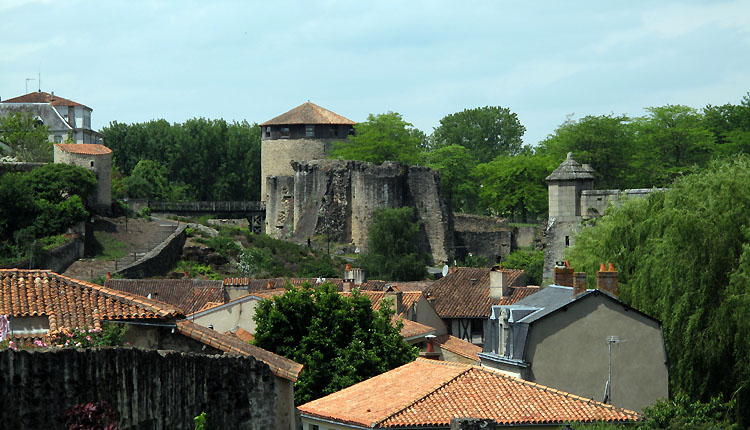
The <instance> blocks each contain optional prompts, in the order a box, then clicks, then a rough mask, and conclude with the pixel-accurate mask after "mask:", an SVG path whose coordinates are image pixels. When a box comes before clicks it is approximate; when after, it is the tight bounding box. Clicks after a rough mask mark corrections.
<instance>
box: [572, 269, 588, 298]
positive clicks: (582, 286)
mask: <svg viewBox="0 0 750 430" xmlns="http://www.w3.org/2000/svg"><path fill="white" fill-rule="evenodd" d="M585 292H586V272H575V273H574V274H573V297H576V296H578V295H579V294H582V293H585Z"/></svg>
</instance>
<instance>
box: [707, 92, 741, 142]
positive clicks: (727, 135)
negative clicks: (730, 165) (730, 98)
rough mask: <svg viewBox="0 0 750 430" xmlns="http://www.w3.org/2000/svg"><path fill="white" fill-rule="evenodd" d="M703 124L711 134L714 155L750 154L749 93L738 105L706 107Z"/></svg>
mask: <svg viewBox="0 0 750 430" xmlns="http://www.w3.org/2000/svg"><path fill="white" fill-rule="evenodd" d="M703 123H704V125H705V127H706V128H707V129H708V130H710V131H711V133H713V135H714V138H715V140H716V144H717V148H716V153H717V154H719V155H728V156H729V155H734V154H739V153H745V154H747V153H749V152H750V93H748V94H745V96H744V97H743V98H742V101H741V102H740V104H739V105H734V104H731V103H727V104H725V105H721V106H712V105H708V106H706V107H705V108H704V109H703Z"/></svg>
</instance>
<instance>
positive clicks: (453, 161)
mask: <svg viewBox="0 0 750 430" xmlns="http://www.w3.org/2000/svg"><path fill="white" fill-rule="evenodd" d="M427 159H428V162H427V166H428V167H430V168H431V169H434V170H437V171H438V172H440V183H441V186H442V190H443V192H444V193H445V194H446V195H447V197H448V198H449V199H450V200H451V206H452V208H453V210H454V211H458V212H472V211H473V210H474V209H475V207H476V204H477V191H478V189H479V187H478V186H477V185H476V183H475V182H474V181H473V180H472V178H471V176H470V175H467V172H471V169H472V168H474V166H475V163H474V159H473V157H472V155H471V152H470V151H469V150H468V149H467V148H465V147H463V146H461V145H448V146H443V147H440V148H437V149H434V150H432V151H430V152H429V153H428V154H427Z"/></svg>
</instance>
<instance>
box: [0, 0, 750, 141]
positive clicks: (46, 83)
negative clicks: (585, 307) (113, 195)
mask: <svg viewBox="0 0 750 430" xmlns="http://www.w3.org/2000/svg"><path fill="white" fill-rule="evenodd" d="M749 17H750V1H747V0H745V1H681V2H667V1H639V0H631V1H627V2H612V1H601V0H597V1H575V2H560V1H529V2H520V1H512V2H510V1H490V0H487V1H473V0H464V1H442V0H433V1H419V0H413V1H403V0H402V1H391V0H377V1H333V0H328V1H325V0H320V1H317V0H307V1H262V2H261V1H250V0H246V1H236V2H235V1H220V0H215V1H205V0H201V1H190V0H183V1H171V2H170V1H139V0H129V1H109V0H108V1H99V0H97V1H91V0H65V1H47V0H0V22H2V25H0V98H2V99H3V100H5V99H8V98H12V97H16V96H19V95H22V94H25V93H26V86H27V84H28V89H29V91H32V90H36V89H37V88H38V86H39V85H41V90H42V91H47V92H51V91H54V92H55V94H56V95H59V96H61V97H65V98H68V99H71V100H74V101H77V102H79V103H83V104H85V105H86V106H89V107H91V108H92V109H93V113H92V127H93V128H94V129H101V128H102V127H106V126H107V125H108V124H110V122H112V121H117V122H120V123H133V122H144V121H149V120H152V119H160V118H164V119H166V120H168V121H170V122H183V121H185V120H186V119H189V118H194V117H205V118H212V119H213V118H224V119H226V120H228V121H243V120H246V121H248V122H250V123H253V122H257V123H261V122H263V121H266V120H268V119H271V118H273V117H275V116H277V115H280V114H282V113H284V112H286V111H288V110H290V109H292V108H294V107H295V106H298V105H299V104H301V103H304V102H306V101H308V100H310V101H312V102H314V103H316V104H318V105H321V106H323V107H325V108H328V109H330V110H332V111H334V112H336V113H338V114H340V115H343V116H345V117H347V118H349V119H352V120H354V121H358V122H359V121H364V120H366V119H367V116H368V114H378V113H384V112H388V111H394V112H398V113H400V114H402V116H403V118H404V119H405V120H406V121H408V122H410V123H412V124H414V126H416V127H417V128H419V129H421V130H422V131H424V132H426V133H428V134H429V133H431V132H432V131H433V129H434V127H437V126H438V125H439V124H440V119H441V118H443V117H444V116H446V115H449V114H451V113H455V112H459V111H462V110H464V109H471V108H476V107H481V106H502V107H507V108H509V109H510V110H511V111H512V112H515V113H516V114H518V117H519V120H520V121H521V123H522V124H523V125H524V126H525V127H526V129H527V130H526V134H525V135H524V142H525V143H527V144H531V145H535V144H536V143H538V142H539V141H541V140H543V139H545V138H546V137H547V136H548V135H549V134H552V133H554V131H555V129H556V128H557V127H558V126H559V125H560V124H562V123H563V122H564V121H565V120H566V118H571V119H574V120H575V119H578V118H581V117H584V116H587V115H607V114H615V115H621V114H625V115H629V116H642V115H645V111H644V108H646V107H649V106H663V105H666V104H684V105H688V106H691V107H694V108H702V107H704V106H706V105H708V104H712V105H722V104H725V103H733V104H738V103H739V102H740V101H741V100H742V97H743V96H744V95H745V94H747V93H748V91H750V55H748V54H749V53H750V18H749ZM39 75H41V82H38V81H37V80H36V78H37V77H38V76H39ZM27 78H33V79H35V80H33V81H28V83H27V80H26V79H27Z"/></svg>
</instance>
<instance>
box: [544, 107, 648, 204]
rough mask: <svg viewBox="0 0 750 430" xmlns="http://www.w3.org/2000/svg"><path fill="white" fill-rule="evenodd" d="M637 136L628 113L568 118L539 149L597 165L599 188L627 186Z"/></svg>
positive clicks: (559, 159) (558, 158)
mask: <svg viewBox="0 0 750 430" xmlns="http://www.w3.org/2000/svg"><path fill="white" fill-rule="evenodd" d="M635 136H636V135H635V129H634V127H633V126H632V125H631V120H630V118H628V117H627V116H624V115H620V116H612V115H602V116H586V117H583V118H581V119H579V120H578V121H572V120H570V119H568V120H567V121H565V122H564V123H563V124H562V125H560V126H559V127H558V128H557V130H555V133H554V134H552V135H550V136H548V137H547V139H545V140H544V141H542V142H541V143H540V148H539V152H541V153H543V154H546V155H548V156H550V157H551V158H553V159H554V160H558V161H557V162H558V163H559V162H560V161H562V160H564V159H565V157H566V155H567V154H568V152H572V153H573V157H574V158H575V160H576V161H578V162H579V163H582V164H590V165H591V167H593V168H594V171H595V174H596V185H597V187H598V188H603V189H608V188H615V189H619V188H628V187H630V186H631V184H630V183H629V182H628V181H629V180H630V179H631V178H630V168H631V164H632V160H631V158H632V156H633V151H634V149H635V148H634V145H635ZM649 185H650V184H645V183H636V184H634V185H632V186H649Z"/></svg>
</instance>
